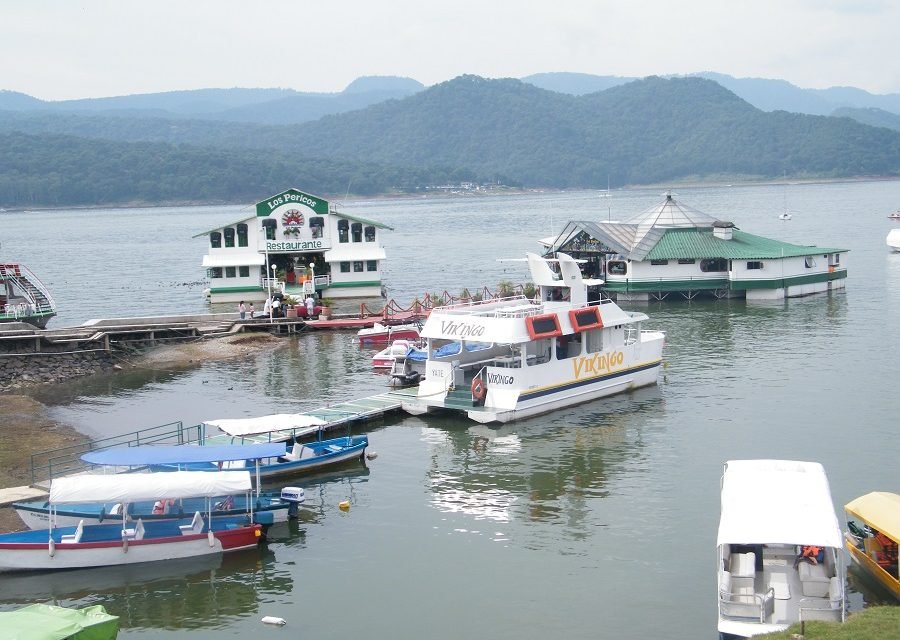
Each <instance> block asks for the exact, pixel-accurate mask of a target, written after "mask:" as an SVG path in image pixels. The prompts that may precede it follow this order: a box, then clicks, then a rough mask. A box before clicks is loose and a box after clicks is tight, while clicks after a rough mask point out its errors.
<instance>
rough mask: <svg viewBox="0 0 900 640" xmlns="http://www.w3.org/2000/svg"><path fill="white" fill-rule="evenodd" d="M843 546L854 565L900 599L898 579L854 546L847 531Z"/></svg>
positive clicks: (899, 581) (852, 539) (854, 542)
mask: <svg viewBox="0 0 900 640" xmlns="http://www.w3.org/2000/svg"><path fill="white" fill-rule="evenodd" d="M844 540H845V546H846V547H847V551H848V552H849V553H850V559H851V560H852V561H853V563H854V564H855V565H857V566H858V567H859V568H860V569H862V570H863V571H865V572H866V574H867V575H869V576H871V577H872V578H874V579H875V580H877V581H878V583H879V584H880V585H882V586H883V587H884V588H885V589H887V590H888V591H889V592H890V593H891V595H893V596H894V598H896V599H897V600H898V601H900V580H898V579H897V578H895V577H894V576H892V575H891V574H889V573H888V572H887V571H885V570H884V569H882V568H881V567H880V566H879V565H878V563H877V562H875V561H874V560H873V559H872V558H870V557H869V555H868V554H866V552H865V550H863V549H860V548H859V547H857V546H856V541H855V540H854V538H853V536H852V535H851V534H849V533H845V534H844Z"/></svg>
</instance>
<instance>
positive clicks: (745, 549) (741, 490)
mask: <svg viewBox="0 0 900 640" xmlns="http://www.w3.org/2000/svg"><path fill="white" fill-rule="evenodd" d="M721 501H722V506H721V517H720V520H719V531H718V536H717V543H716V544H717V549H716V566H717V570H716V575H717V582H718V598H717V601H718V610H719V617H718V630H719V634H720V635H721V636H723V637H729V638H748V637H751V636H755V635H760V634H765V633H773V632H775V631H781V630H784V629H786V628H787V627H788V626H790V625H791V624H793V623H796V622H800V621H803V620H832V621H837V622H841V621H843V620H844V616H845V593H844V578H845V571H844V561H843V553H842V547H843V536H842V535H841V530H840V527H839V525H838V519H837V516H836V515H835V512H834V505H833V503H832V500H831V491H830V489H829V486H828V478H827V477H826V475H825V470H824V469H823V468H822V465H820V464H818V463H816V462H800V461H793V460H730V461H728V462H726V463H725V472H724V474H723V476H722V494H721Z"/></svg>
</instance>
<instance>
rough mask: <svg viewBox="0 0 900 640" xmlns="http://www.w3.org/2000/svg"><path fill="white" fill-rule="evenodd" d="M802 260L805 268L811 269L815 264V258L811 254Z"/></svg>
mask: <svg viewBox="0 0 900 640" xmlns="http://www.w3.org/2000/svg"><path fill="white" fill-rule="evenodd" d="M803 262H804V265H805V266H806V268H807V269H812V268H813V267H814V266H816V259H815V258H813V257H812V256H806V260H804V261H803Z"/></svg>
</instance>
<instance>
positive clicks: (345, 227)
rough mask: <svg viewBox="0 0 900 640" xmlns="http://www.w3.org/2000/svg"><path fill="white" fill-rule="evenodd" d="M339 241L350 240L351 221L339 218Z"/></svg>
mask: <svg viewBox="0 0 900 640" xmlns="http://www.w3.org/2000/svg"><path fill="white" fill-rule="evenodd" d="M337 228H338V242H350V235H349V234H350V223H349V222H348V221H347V220H338V224H337Z"/></svg>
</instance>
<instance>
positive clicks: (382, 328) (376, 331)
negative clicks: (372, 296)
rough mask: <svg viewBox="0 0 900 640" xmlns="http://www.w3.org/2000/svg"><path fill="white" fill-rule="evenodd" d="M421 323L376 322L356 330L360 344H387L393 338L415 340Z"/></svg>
mask: <svg viewBox="0 0 900 640" xmlns="http://www.w3.org/2000/svg"><path fill="white" fill-rule="evenodd" d="M421 328H422V327H421V325H419V324H418V323H413V322H408V323H405V324H393V325H392V324H381V323H380V322H376V323H375V324H374V325H373V326H371V327H365V328H363V329H360V330H359V331H358V332H357V334H356V335H357V336H358V337H359V343H360V344H387V343H389V342H391V341H393V340H417V339H418V338H419V331H420V330H421Z"/></svg>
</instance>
